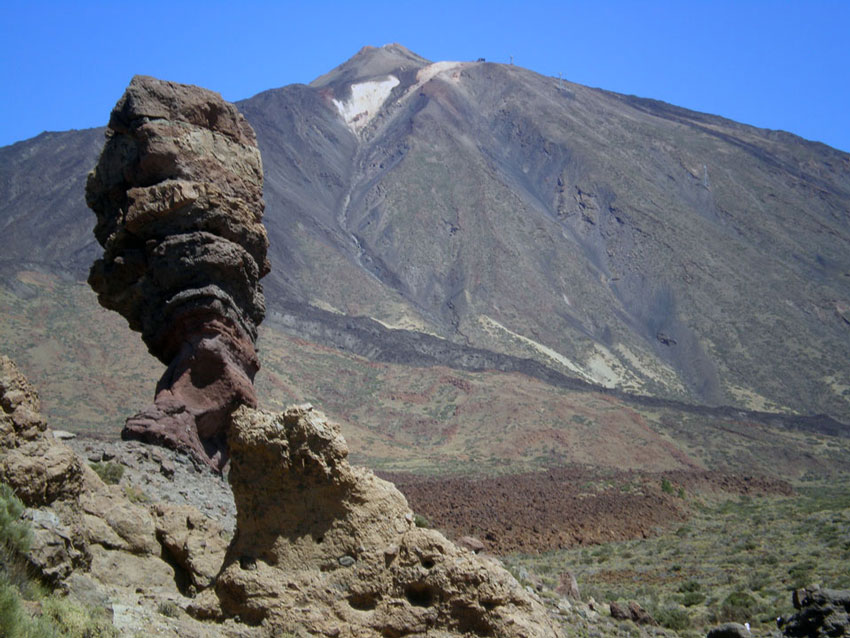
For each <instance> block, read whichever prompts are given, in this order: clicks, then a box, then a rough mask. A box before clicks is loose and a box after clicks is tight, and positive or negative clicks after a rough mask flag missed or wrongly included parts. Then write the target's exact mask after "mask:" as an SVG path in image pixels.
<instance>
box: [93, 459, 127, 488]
mask: <svg viewBox="0 0 850 638" xmlns="http://www.w3.org/2000/svg"><path fill="white" fill-rule="evenodd" d="M89 467H91V469H93V470H94V472H95V474H97V475H98V476H99V477H100V480H101V481H103V482H104V483H106V484H107V485H117V484H118V482H119V481H120V480H121V477H122V476H124V466H123V465H121V464H120V463H110V462H108V461H107V462H104V463H89Z"/></svg>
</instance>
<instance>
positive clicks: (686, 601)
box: [682, 591, 705, 607]
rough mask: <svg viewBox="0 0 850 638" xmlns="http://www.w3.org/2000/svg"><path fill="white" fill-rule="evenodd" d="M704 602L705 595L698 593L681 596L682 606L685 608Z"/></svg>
mask: <svg viewBox="0 0 850 638" xmlns="http://www.w3.org/2000/svg"><path fill="white" fill-rule="evenodd" d="M704 600H705V594H703V593H702V592H700V591H689V592H685V593H684V594H682V604H683V605H684V606H685V607H693V606H694V605H699V604H700V603H701V602H702V601H704Z"/></svg>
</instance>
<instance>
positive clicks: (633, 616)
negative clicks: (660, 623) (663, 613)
mask: <svg viewBox="0 0 850 638" xmlns="http://www.w3.org/2000/svg"><path fill="white" fill-rule="evenodd" d="M608 608H609V610H610V612H611V618H613V619H614V620H631V621H632V622H634V623H637V624H638V625H655V624H657V623H656V622H655V619H654V618H653V617H652V616H651V615H650V613H649V612H648V611H646V610H645V609H644V608H643V607H641V606H640V605H638V604H637V603H636V602H635V601H633V600H632V601H629V604H628V605H627V606H625V607H624V606H623V605H621V604H620V603H617V602H613V603H611V604H610V605H609V606H608Z"/></svg>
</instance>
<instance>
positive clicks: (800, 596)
mask: <svg viewBox="0 0 850 638" xmlns="http://www.w3.org/2000/svg"><path fill="white" fill-rule="evenodd" d="M793 602H794V607H795V609H797V610H798V611H797V613H796V614H794V615H793V616H791V617H790V618H789V619H788V620H787V621H785V623H784V629H783V633H784V634H785V635H786V636H788V637H789V638H821V637H824V638H825V637H827V636H828V637H829V638H836V637H837V636H847V635H848V634H850V590H837V589H815V588H812V589H798V590H797V591H795V592H794V597H793Z"/></svg>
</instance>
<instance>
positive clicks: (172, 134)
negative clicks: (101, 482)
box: [86, 76, 269, 469]
mask: <svg viewBox="0 0 850 638" xmlns="http://www.w3.org/2000/svg"><path fill="white" fill-rule="evenodd" d="M262 187H263V171H262V163H261V160H260V152H259V150H258V148H257V143H256V137H255V135H254V131H253V129H252V128H251V126H250V125H249V124H248V123H247V122H246V121H245V119H244V118H243V117H242V115H240V114H239V112H238V111H237V110H236V107H235V106H233V105H232V104H230V103H228V102H225V101H224V100H223V99H222V98H221V96H219V95H218V94H217V93H213V92H211V91H208V90H206V89H201V88H198V87H194V86H187V85H181V84H175V83H172V82H164V81H161V80H156V79H154V78H150V77H143V76H136V77H135V78H133V80H132V82H131V84H130V86H129V87H128V89H127V91H126V93H125V94H124V96H123V97H122V98H121V99H120V100H119V102H118V104H117V105H116V106H115V109H114V110H113V112H112V115H111V117H110V120H109V129H108V131H107V141H106V145H105V146H104V149H103V152H102V154H101V156H100V159H99V161H98V164H97V167H96V168H95V169H94V171H92V173H90V174H89V178H88V183H87V185H86V201H87V203H88V205H89V207H91V209H92V210H93V211H94V212H95V214H96V215H97V225H96V227H95V230H94V234H95V236H96V237H97V240H98V241H99V242H100V244H101V245H102V246H103V247H104V253H103V257H102V258H101V259H98V260H97V261H96V262H95V263H94V265H93V266H92V268H91V272H90V274H89V284H90V285H91V287H92V288H93V289H94V290H95V292H97V294H98V300H99V301H100V303H101V305H103V306H104V307H106V308H109V309H111V310H115V311H117V312H119V313H121V315H123V316H124V317H125V318H126V319H127V321H128V323H129V325H130V327H131V328H132V329H133V330H136V331H138V332H141V334H142V339H143V340H144V342H145V344H146V345H147V347H148V349H149V351H150V352H151V353H152V354H153V355H155V356H156V357H157V358H158V359H159V360H160V361H162V362H163V363H165V364H166V365H167V366H168V369H167V370H166V372H165V374H164V375H163V376H162V378H161V379H160V381H159V383H158V384H157V388H156V396H155V399H154V404H153V405H152V406H151V407H150V408H148V409H146V410H144V411H142V412H141V413H140V414H137V415H136V416H134V417H132V418H130V419H128V421H127V424H126V426H125V428H124V432H123V434H124V435H125V436H126V437H129V438H139V439H142V440H145V441H148V442H154V443H158V444H162V445H166V446H170V447H174V448H177V449H181V450H186V451H189V452H191V453H192V454H194V455H195V456H196V457H198V458H199V459H201V460H203V461H205V462H206V463H208V464H210V465H212V466H214V467H216V468H219V469H220V468H221V467H222V466H223V465H224V463H225V462H226V457H227V451H226V446H225V444H224V437H225V430H226V427H227V422H228V417H229V415H230V413H231V412H232V411H233V410H234V409H235V408H236V407H237V406H238V405H241V404H248V405H256V394H255V392H254V387H253V379H254V375H255V374H256V372H257V370H258V368H259V362H258V359H257V355H256V352H255V341H256V337H257V326H258V325H259V323H260V322H261V321H262V320H263V317H264V314H265V301H264V298H263V293H262V288H261V287H260V284H259V280H260V278H261V277H263V276H264V275H266V274H267V273H268V271H269V262H268V259H267V257H266V250H267V247H268V239H267V237H266V232H265V229H264V228H263V225H262V221H261V220H262V215H263V207H264V204H263V199H262Z"/></svg>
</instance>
